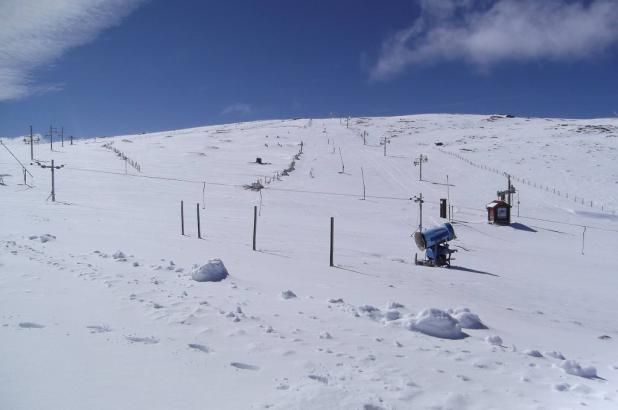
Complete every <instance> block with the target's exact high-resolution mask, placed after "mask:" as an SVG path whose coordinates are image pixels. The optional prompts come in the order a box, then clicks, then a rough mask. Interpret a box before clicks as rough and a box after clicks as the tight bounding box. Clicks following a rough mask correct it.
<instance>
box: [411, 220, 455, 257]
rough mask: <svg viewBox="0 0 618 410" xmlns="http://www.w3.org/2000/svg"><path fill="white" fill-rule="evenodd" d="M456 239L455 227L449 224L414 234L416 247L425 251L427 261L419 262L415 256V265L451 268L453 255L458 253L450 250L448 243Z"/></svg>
mask: <svg viewBox="0 0 618 410" xmlns="http://www.w3.org/2000/svg"><path fill="white" fill-rule="evenodd" d="M456 238H457V237H456V236H455V230H454V229H453V225H451V224H450V223H448V222H447V223H445V224H443V225H441V226H435V227H433V228H429V229H427V230H426V231H424V232H421V231H417V232H414V241H415V242H416V246H418V248H419V249H420V250H422V251H425V259H424V260H418V257H417V255H416V254H415V255H414V263H415V264H417V265H425V266H451V254H452V253H454V252H457V251H456V250H453V249H450V248H449V246H448V242H449V241H452V240H453V239H456Z"/></svg>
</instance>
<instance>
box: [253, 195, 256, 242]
mask: <svg viewBox="0 0 618 410" xmlns="http://www.w3.org/2000/svg"><path fill="white" fill-rule="evenodd" d="M256 236H257V205H254V206H253V250H256V249H255V239H256Z"/></svg>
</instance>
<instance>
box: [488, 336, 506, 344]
mask: <svg viewBox="0 0 618 410" xmlns="http://www.w3.org/2000/svg"><path fill="white" fill-rule="evenodd" d="M485 343H487V344H489V345H492V346H502V338H501V337H500V336H495V335H494V336H487V337H486V338H485Z"/></svg>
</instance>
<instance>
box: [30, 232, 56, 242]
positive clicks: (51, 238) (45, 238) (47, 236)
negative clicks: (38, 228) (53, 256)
mask: <svg viewBox="0 0 618 410" xmlns="http://www.w3.org/2000/svg"><path fill="white" fill-rule="evenodd" d="M28 239H30V240H31V241H33V240H36V239H38V240H39V241H41V242H42V243H45V242H49V241H55V240H56V237H55V236H54V235H52V234H49V233H45V234H43V235H41V236H37V235H32V236H29V237H28Z"/></svg>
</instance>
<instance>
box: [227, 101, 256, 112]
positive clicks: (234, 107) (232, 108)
mask: <svg viewBox="0 0 618 410" xmlns="http://www.w3.org/2000/svg"><path fill="white" fill-rule="evenodd" d="M251 112H253V108H252V107H251V105H249V104H246V103H240V102H238V103H234V104H231V105H228V106H227V107H225V108H224V109H223V110H221V115H248V114H251Z"/></svg>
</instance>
